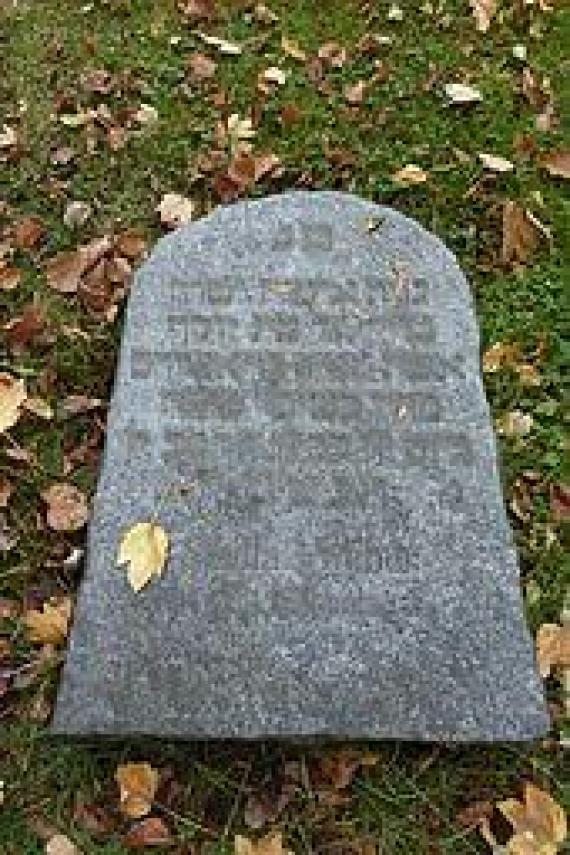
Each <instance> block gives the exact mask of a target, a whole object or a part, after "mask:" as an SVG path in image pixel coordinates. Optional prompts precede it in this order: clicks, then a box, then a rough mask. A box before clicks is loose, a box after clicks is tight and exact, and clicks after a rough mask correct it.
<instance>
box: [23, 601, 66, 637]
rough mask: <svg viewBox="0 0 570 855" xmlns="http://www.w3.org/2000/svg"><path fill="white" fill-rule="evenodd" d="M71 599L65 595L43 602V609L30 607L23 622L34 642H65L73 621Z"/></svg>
mask: <svg viewBox="0 0 570 855" xmlns="http://www.w3.org/2000/svg"><path fill="white" fill-rule="evenodd" d="M71 612H72V606H71V599H70V598H69V597H63V598H61V599H55V598H54V599H52V600H49V601H48V602H46V603H44V604H43V607H42V609H41V610H40V609H29V610H28V611H26V612H25V613H24V615H23V618H22V620H23V623H24V626H25V628H26V634H27V636H28V638H29V640H30V641H31V642H32V643H34V644H53V645H54V646H56V647H58V646H60V645H62V644H64V642H65V639H66V638H67V634H68V632H69V623H70V621H71Z"/></svg>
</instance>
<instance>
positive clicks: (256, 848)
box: [234, 831, 293, 855]
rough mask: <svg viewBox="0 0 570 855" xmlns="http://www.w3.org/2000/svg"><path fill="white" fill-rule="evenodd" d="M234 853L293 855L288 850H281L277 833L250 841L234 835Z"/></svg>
mask: <svg viewBox="0 0 570 855" xmlns="http://www.w3.org/2000/svg"><path fill="white" fill-rule="evenodd" d="M234 852H235V855H293V853H292V852H291V851H290V850H289V849H284V848H283V837H282V836H281V832H279V831H275V832H271V833H269V834H266V835H265V837H261V838H260V839H259V840H250V839H249V838H248V837H242V836H241V834H236V836H235V838H234Z"/></svg>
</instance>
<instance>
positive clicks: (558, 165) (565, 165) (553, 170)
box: [540, 149, 570, 179]
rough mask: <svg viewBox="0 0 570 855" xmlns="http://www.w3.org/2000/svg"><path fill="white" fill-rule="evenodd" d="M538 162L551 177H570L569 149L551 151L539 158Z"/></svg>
mask: <svg viewBox="0 0 570 855" xmlns="http://www.w3.org/2000/svg"><path fill="white" fill-rule="evenodd" d="M540 163H541V165H542V166H543V167H544V169H546V171H547V172H548V174H549V175H552V177H553V178H566V179H570V149H566V150H564V151H563V150H562V149H559V150H558V151H551V152H549V153H548V154H545V155H544V156H543V157H542V158H541V161H540Z"/></svg>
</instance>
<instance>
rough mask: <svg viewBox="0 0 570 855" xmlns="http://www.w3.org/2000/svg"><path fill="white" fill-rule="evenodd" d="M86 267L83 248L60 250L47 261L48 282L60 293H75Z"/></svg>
mask: <svg viewBox="0 0 570 855" xmlns="http://www.w3.org/2000/svg"><path fill="white" fill-rule="evenodd" d="M86 268H87V262H86V259H85V256H84V254H83V253H82V252H81V250H76V251H73V250H71V251H68V252H60V253H59V254H58V255H56V256H54V258H50V259H49V260H48V261H47V262H46V265H45V271H46V277H47V283H48V285H49V287H50V288H53V290H54V291H57V292H58V293H59V294H75V293H76V292H77V289H78V287H79V283H80V281H81V277H82V275H83V273H84V272H85V270H86Z"/></svg>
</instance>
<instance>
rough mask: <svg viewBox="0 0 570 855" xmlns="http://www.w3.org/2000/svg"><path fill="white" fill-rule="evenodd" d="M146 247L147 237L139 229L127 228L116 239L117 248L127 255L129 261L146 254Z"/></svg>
mask: <svg viewBox="0 0 570 855" xmlns="http://www.w3.org/2000/svg"><path fill="white" fill-rule="evenodd" d="M146 247H147V242H146V238H145V236H144V235H143V234H142V232H140V231H138V230H137V229H127V230H126V231H124V232H121V234H120V235H118V236H117V238H116V239H115V250H116V251H117V252H119V253H120V254H121V255H124V256H126V258H128V259H129V261H136V260H137V259H138V258H140V257H141V255H144V253H145V252H146Z"/></svg>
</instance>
